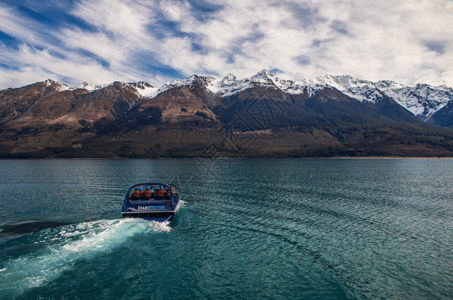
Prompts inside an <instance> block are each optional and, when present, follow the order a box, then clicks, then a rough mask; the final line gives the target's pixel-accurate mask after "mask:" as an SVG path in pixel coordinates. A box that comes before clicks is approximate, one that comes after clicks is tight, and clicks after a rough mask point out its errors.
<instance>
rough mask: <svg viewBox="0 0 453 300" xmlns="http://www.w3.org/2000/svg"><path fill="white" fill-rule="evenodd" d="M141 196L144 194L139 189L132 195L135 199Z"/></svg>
mask: <svg viewBox="0 0 453 300" xmlns="http://www.w3.org/2000/svg"><path fill="white" fill-rule="evenodd" d="M142 190H143V188H142ZM141 194H142V192H141V191H140V189H139V188H135V191H134V193H133V194H132V196H134V197H140V195H141Z"/></svg>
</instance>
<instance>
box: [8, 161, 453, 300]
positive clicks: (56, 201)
mask: <svg viewBox="0 0 453 300" xmlns="http://www.w3.org/2000/svg"><path fill="white" fill-rule="evenodd" d="M452 170H453V160H436V159H364V160H359V159H358V160H356V159H284V160H260V159H256V160H208V159H200V160H199V159H182V160H3V161H0V192H1V195H2V196H1V200H0V203H1V210H0V230H1V231H0V298H1V299H163V298H165V299H195V298H196V299H452V298H453V269H452V267H451V266H453V234H452V232H453V188H452V187H451V184H452V182H453V171H452ZM150 180H152V181H154V180H155V181H164V182H172V183H175V184H176V185H177V186H178V187H179V190H180V192H181V195H182V199H183V201H182V203H181V205H180V207H179V211H178V213H177V214H176V217H175V219H174V220H173V221H172V223H171V224H170V225H169V226H166V225H162V224H157V223H153V222H148V221H142V220H130V219H122V218H121V214H120V210H121V205H122V201H123V197H124V194H125V193H126V191H127V189H128V188H129V187H130V186H131V185H133V184H135V183H139V182H144V181H150Z"/></svg>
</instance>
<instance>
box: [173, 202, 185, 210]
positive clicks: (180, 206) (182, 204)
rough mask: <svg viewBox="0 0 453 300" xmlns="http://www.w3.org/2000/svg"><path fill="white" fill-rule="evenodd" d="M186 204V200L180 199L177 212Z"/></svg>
mask: <svg viewBox="0 0 453 300" xmlns="http://www.w3.org/2000/svg"><path fill="white" fill-rule="evenodd" d="M184 204H186V202H185V201H183V200H181V199H180V200H179V202H178V205H176V210H175V212H178V211H179V210H180V209H181V208H182V207H183V206H184Z"/></svg>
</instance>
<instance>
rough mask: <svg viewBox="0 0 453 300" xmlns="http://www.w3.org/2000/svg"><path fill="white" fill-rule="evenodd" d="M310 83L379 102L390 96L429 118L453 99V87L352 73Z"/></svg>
mask: <svg viewBox="0 0 453 300" xmlns="http://www.w3.org/2000/svg"><path fill="white" fill-rule="evenodd" d="M307 82H310V83H313V82H317V83H322V84H327V85H330V86H333V87H335V88H337V89H338V90H340V91H342V92H343V93H344V94H346V95H348V96H350V97H353V98H356V99H358V100H360V101H362V102H363V101H368V102H372V103H376V102H378V101H380V100H381V99H382V98H383V97H384V96H387V97H390V98H392V99H393V100H395V101H396V102H397V103H398V104H400V105H401V106H403V107H404V108H406V109H407V110H409V111H410V112H411V113H413V114H414V115H416V116H419V117H421V118H423V119H429V118H430V117H431V116H432V115H433V114H434V113H435V112H437V111H438V110H440V109H441V108H442V107H444V106H445V105H446V104H447V103H448V102H450V101H451V100H453V89H451V88H448V87H445V86H438V87H433V86H430V85H428V84H417V85H416V86H415V87H410V86H404V85H402V84H399V83H397V82H395V81H388V80H383V81H378V82H372V81H367V80H361V79H356V78H353V77H351V76H330V75H328V76H322V77H318V78H317V79H315V80H311V81H310V80H309V81H307Z"/></svg>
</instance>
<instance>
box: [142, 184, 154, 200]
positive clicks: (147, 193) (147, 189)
mask: <svg viewBox="0 0 453 300" xmlns="http://www.w3.org/2000/svg"><path fill="white" fill-rule="evenodd" d="M143 194H144V195H145V196H147V197H151V195H152V194H153V191H152V190H151V188H150V187H149V186H147V187H146V189H145V192H143Z"/></svg>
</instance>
